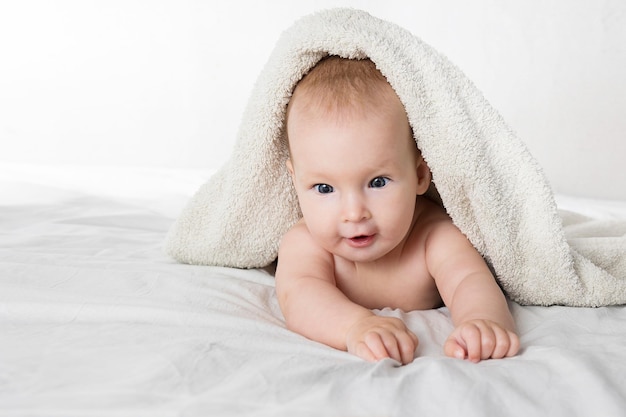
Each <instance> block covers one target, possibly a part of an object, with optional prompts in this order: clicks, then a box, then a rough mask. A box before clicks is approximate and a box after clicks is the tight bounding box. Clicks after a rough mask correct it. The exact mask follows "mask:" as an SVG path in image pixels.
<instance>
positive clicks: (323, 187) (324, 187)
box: [313, 184, 334, 194]
mask: <svg viewBox="0 0 626 417" xmlns="http://www.w3.org/2000/svg"><path fill="white" fill-rule="evenodd" d="M313 188H315V190H316V191H317V192H318V193H320V194H330V193H332V192H333V191H334V190H333V187H332V186H330V185H328V184H316V185H315V186H314V187H313Z"/></svg>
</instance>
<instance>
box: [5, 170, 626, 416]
mask: <svg viewBox="0 0 626 417" xmlns="http://www.w3.org/2000/svg"><path fill="white" fill-rule="evenodd" d="M206 177H207V174H206V173H202V172H189V171H175V170H147V169H143V170H141V169H130V168H126V169H120V168H110V169H104V168H100V169H96V168H79V167H71V168H70V167H61V168H58V167H57V168H54V167H36V166H31V167H27V166H3V167H0V415H2V416H13V417H18V416H67V417H72V416H80V417H90V416H125V417H135V416H146V417H147V416H150V417H157V416H184V417H192V416H194V417H195V416H268V417H269V416H282V415H285V416H418V415H427V416H437V415H442V416H454V415H463V416H466V417H467V416H486V415H516V416H517V415H519V416H534V415H550V416H568V417H570V416H591V415H594V416H595V415H597V416H620V415H624V413H625V410H626V348H625V346H626V324H625V323H626V307H624V306H613V307H602V308H595V309H590V308H569V307H558V306H556V307H523V306H520V305H518V304H515V303H511V308H512V311H513V314H514V317H515V319H516V321H517V324H518V328H519V332H520V335H521V341H522V351H521V353H520V355H519V356H517V357H514V358H509V359H504V360H490V361H484V362H481V363H479V364H472V363H469V362H467V361H460V360H456V359H450V358H446V357H445V356H443V354H442V350H441V346H442V343H443V341H444V340H445V338H446V337H447V334H448V333H449V331H450V330H451V328H452V325H451V322H450V318H449V314H448V311H447V310H446V309H445V308H441V309H438V310H431V311H414V312H410V313H404V312H401V311H395V310H383V311H379V312H378V313H379V314H385V315H393V316H396V317H401V318H403V319H404V320H405V321H406V322H407V324H408V326H409V327H410V328H411V329H412V330H413V331H415V333H416V334H418V336H419V337H420V346H419V348H418V350H417V352H416V356H417V358H416V359H415V361H414V362H413V363H411V364H409V365H407V366H399V365H398V363H396V362H394V361H392V360H385V361H381V362H379V363H376V364H371V363H367V362H364V361H361V360H360V359H358V358H355V357H353V356H351V355H349V354H347V353H345V352H340V351H337V350H333V349H331V348H329V347H327V346H324V345H322V344H319V343H316V342H313V341H309V340H307V339H305V338H303V337H301V336H299V335H297V334H294V333H292V332H290V331H288V330H286V329H285V324H284V320H283V317H282V314H281V312H280V310H279V308H278V305H277V302H276V298H275V294H274V281H273V277H272V275H271V271H266V270H237V269H229V268H219V267H206V266H193V265H183V264H178V263H175V262H174V261H172V260H171V259H169V258H168V257H167V256H166V255H164V253H163V250H162V245H163V240H164V237H165V234H166V232H167V230H168V228H169V227H170V226H171V224H172V222H173V221H174V219H175V218H176V216H177V215H178V213H179V211H180V209H181V208H182V207H183V206H184V204H185V203H186V201H187V199H188V198H189V196H190V195H191V193H192V192H194V191H195V190H196V188H197V186H198V185H199V184H201V183H202V181H204V180H205V179H206ZM559 204H560V205H561V206H562V207H563V208H565V209H567V210H570V211H577V212H579V213H582V214H585V215H588V216H593V217H597V218H620V217H621V218H625V217H626V202H604V201H597V200H585V199H577V198H573V197H564V196H560V197H559Z"/></svg>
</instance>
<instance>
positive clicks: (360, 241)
mask: <svg viewBox="0 0 626 417" xmlns="http://www.w3.org/2000/svg"><path fill="white" fill-rule="evenodd" d="M348 241H349V242H350V245H351V246H353V247H357V248H361V247H364V246H368V245H369V244H370V243H372V242H373V241H374V235H359V236H354V237H351V238H349V239H348Z"/></svg>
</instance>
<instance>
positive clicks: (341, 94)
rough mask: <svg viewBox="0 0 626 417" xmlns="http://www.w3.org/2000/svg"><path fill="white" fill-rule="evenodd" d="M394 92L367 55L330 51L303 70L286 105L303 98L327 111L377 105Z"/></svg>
mask: <svg viewBox="0 0 626 417" xmlns="http://www.w3.org/2000/svg"><path fill="white" fill-rule="evenodd" d="M390 93H392V94H394V95H395V93H394V92H393V89H392V88H391V85H390V84H389V83H388V82H387V79H386V78H385V76H384V75H383V74H382V73H381V72H380V71H379V70H378V68H376V64H374V62H372V61H371V60H370V59H361V60H356V59H347V58H341V57H339V56H335V55H330V56H327V57H325V58H323V59H322V60H321V61H320V62H318V63H317V65H315V66H314V67H313V69H311V71H310V72H309V73H307V74H306V75H305V76H304V77H303V78H302V79H301V80H300V82H299V83H298V84H297V85H296V88H295V89H294V92H293V95H292V98H291V100H290V102H289V104H288V106H287V117H288V116H289V110H290V108H291V107H292V106H293V104H294V103H295V102H297V101H300V100H305V104H306V105H307V107H309V108H313V109H316V110H322V111H324V112H328V113H337V111H339V110H341V111H344V110H353V111H364V110H366V109H367V110H369V109H371V108H381V107H383V108H384V106H381V103H385V101H386V100H388V99H389V97H390Z"/></svg>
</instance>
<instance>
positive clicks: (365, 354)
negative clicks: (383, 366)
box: [353, 342, 376, 362]
mask: <svg viewBox="0 0 626 417" xmlns="http://www.w3.org/2000/svg"><path fill="white" fill-rule="evenodd" d="M353 353H354V354H355V355H356V356H358V357H359V358H361V359H365V360H366V361H368V362H376V356H375V355H374V353H373V352H372V350H371V349H370V348H369V347H368V346H367V345H366V344H365V342H359V343H358V344H357V345H356V347H355V349H354V352H353Z"/></svg>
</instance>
